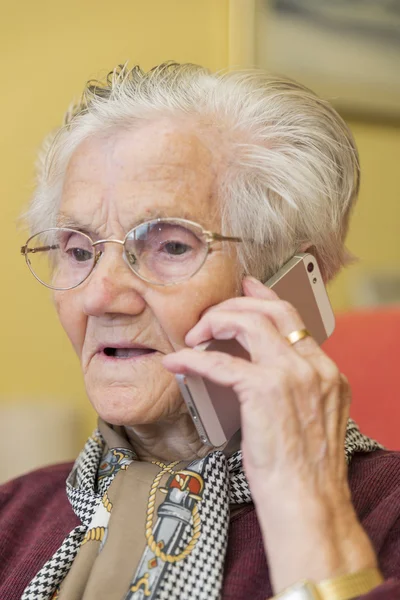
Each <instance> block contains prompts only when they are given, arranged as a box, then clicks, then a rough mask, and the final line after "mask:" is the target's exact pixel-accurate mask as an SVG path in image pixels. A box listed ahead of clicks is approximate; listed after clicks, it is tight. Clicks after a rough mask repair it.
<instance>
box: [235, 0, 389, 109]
mask: <svg viewBox="0 0 400 600" xmlns="http://www.w3.org/2000/svg"><path fill="white" fill-rule="evenodd" d="M230 9H231V13H230V58H231V61H230V62H231V65H234V64H235V62H236V63H238V64H241V66H244V63H246V65H247V66H257V67H262V68H264V69H266V70H268V71H272V72H275V73H280V74H284V75H287V76H288V77H292V78H293V79H297V80H299V81H300V82H302V83H304V84H305V85H307V86H309V87H310V88H311V89H313V90H315V91H316V92H317V93H319V94H320V95H321V96H323V97H324V98H327V99H328V100H330V101H331V102H332V103H333V104H334V105H335V106H336V107H337V108H338V109H340V110H341V111H342V112H345V113H346V114H357V115H366V116H377V117H383V118H395V119H398V118H399V117H400V0H231V1H230Z"/></svg>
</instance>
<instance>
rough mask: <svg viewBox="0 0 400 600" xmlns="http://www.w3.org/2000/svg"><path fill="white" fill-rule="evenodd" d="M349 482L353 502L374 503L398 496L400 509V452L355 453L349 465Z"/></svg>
mask: <svg viewBox="0 0 400 600" xmlns="http://www.w3.org/2000/svg"><path fill="white" fill-rule="evenodd" d="M349 483H350V488H351V491H352V494H353V501H354V503H355V504H360V503H361V504H368V505H371V502H373V504H376V503H379V502H380V501H383V500H384V499H385V498H387V497H388V496H392V497H398V498H399V506H398V509H399V511H400V452H396V451H392V450H376V451H374V452H368V453H366V454H364V453H361V452H359V453H356V454H355V455H354V457H353V458H352V461H351V463H350V467H349Z"/></svg>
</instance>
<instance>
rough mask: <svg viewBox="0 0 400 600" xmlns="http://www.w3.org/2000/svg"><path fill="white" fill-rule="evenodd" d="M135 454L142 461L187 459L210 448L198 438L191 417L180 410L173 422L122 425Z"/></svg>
mask: <svg viewBox="0 0 400 600" xmlns="http://www.w3.org/2000/svg"><path fill="white" fill-rule="evenodd" d="M125 431H126V435H127V437H128V439H129V441H130V443H131V444H132V447H133V448H134V450H135V452H136V454H137V455H138V458H139V459H140V460H144V461H152V460H160V461H163V462H172V461H175V460H179V461H185V460H187V461H189V460H195V459H196V458H203V457H204V456H206V455H207V454H208V453H209V452H210V450H211V448H210V447H209V446H206V445H204V444H203V442H202V441H201V440H200V438H199V435H198V433H197V431H196V428H195V426H194V424H193V421H192V419H191V417H190V416H189V415H188V413H187V412H183V413H182V414H180V415H179V416H178V418H177V419H175V420H174V421H173V422H168V421H159V422H157V423H151V424H148V425H133V426H130V427H125Z"/></svg>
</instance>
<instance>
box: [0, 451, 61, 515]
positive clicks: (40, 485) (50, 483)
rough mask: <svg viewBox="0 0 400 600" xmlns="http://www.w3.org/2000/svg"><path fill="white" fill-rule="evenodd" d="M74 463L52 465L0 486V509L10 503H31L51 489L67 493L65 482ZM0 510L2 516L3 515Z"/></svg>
mask: <svg viewBox="0 0 400 600" xmlns="http://www.w3.org/2000/svg"><path fill="white" fill-rule="evenodd" d="M72 465H73V463H63V464H58V465H51V466H49V467H44V468H42V469H37V470H35V471H31V472H29V473H26V474H25V475H21V476H20V477H17V478H15V479H11V480H10V481H7V482H6V483H4V484H3V485H1V486H0V511H1V512H2V511H3V510H4V509H6V508H7V507H9V504H10V503H12V504H14V505H15V504H20V503H21V504H27V503H28V504H29V503H30V502H32V501H34V500H39V499H43V498H45V497H46V495H47V494H48V493H49V491H51V493H52V494H54V493H56V494H57V493H59V492H60V491H62V492H64V494H65V482H66V479H67V477H68V474H69V473H70V471H71V469H72ZM1 512H0V516H1Z"/></svg>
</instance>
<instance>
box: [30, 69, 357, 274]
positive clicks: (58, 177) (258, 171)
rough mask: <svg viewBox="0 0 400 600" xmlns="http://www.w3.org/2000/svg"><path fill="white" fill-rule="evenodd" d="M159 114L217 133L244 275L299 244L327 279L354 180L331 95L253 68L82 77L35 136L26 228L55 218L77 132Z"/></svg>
mask: <svg viewBox="0 0 400 600" xmlns="http://www.w3.org/2000/svg"><path fill="white" fill-rule="evenodd" d="M168 115H175V116H176V117H177V118H179V117H185V118H187V117H189V119H191V120H193V122H194V123H197V124H198V125H200V128H199V131H201V130H202V129H203V130H204V131H205V130H206V129H208V130H209V131H211V132H212V131H215V132H216V131H218V132H219V135H220V136H221V135H222V136H224V140H225V143H224V145H225V146H226V147H227V148H228V155H227V159H228V160H227V161H226V167H224V172H223V173H221V174H220V176H219V179H218V181H219V184H218V185H219V189H218V192H217V195H218V200H219V202H220V206H221V216H222V233H224V234H229V235H234V236H239V237H241V238H243V240H244V241H243V243H242V244H239V245H238V250H239V260H240V262H241V265H242V267H243V270H244V271H245V272H247V273H250V274H252V275H254V276H255V277H258V278H260V279H264V280H265V279H267V278H268V277H270V276H271V275H272V274H273V273H274V272H275V271H276V270H277V269H278V268H279V267H280V266H282V264H284V262H285V261H286V260H288V259H289V258H290V257H291V256H292V255H293V254H295V253H296V252H298V251H299V250H301V249H304V248H305V247H306V246H313V247H314V251H315V254H316V256H317V258H318V261H319V264H320V267H321V270H322V272H323V274H324V278H325V279H326V280H328V279H330V278H331V277H332V276H333V275H334V274H335V273H336V272H337V271H338V270H339V269H340V267H341V266H343V265H344V264H346V263H347V262H349V260H350V254H348V253H347V251H346V249H345V246H344V240H345V236H346V233H347V228H348V220H349V214H350V210H351V207H352V205H353V204H354V201H355V199H356V197H357V193H358V188H359V162H358V153H357V149H356V146H355V142H354V139H353V137H352V134H351V132H350V130H349V129H348V127H347V125H346V124H345V122H344V121H343V119H342V118H341V117H340V116H339V115H338V113H337V112H336V111H335V110H334V109H333V108H332V107H331V106H330V104H329V103H328V102H326V101H325V100H322V99H321V98H319V97H318V96H316V95H315V94H314V93H313V92H311V91H310V90H308V89H307V88H305V87H303V86H302V85H299V84H298V83H295V82H293V81H291V80H288V79H285V78H282V77H276V76H271V75H268V74H266V73H264V72H262V71H258V70H247V71H240V72H224V73H217V74H212V73H210V72H209V71H208V70H207V69H205V68H203V67H200V66H197V65H192V64H176V63H164V64H162V65H159V66H158V67H155V68H154V69H152V70H151V71H149V72H144V71H142V70H141V69H140V68H139V67H137V66H135V67H134V68H132V69H129V68H128V67H127V66H126V65H125V66H119V67H117V68H115V69H114V71H112V72H111V73H110V74H109V76H108V78H107V80H106V82H105V83H103V84H101V83H99V82H89V83H88V84H87V86H86V89H85V91H84V93H83V96H82V98H81V101H80V102H79V103H78V104H76V105H74V106H72V107H71V109H70V110H69V111H68V113H67V115H66V119H65V123H64V125H63V127H61V128H60V129H59V130H58V131H56V132H55V133H53V134H52V135H51V136H50V137H49V138H48V139H47V140H46V142H45V143H44V146H43V150H42V152H41V156H40V159H39V164H38V185H37V187H36V191H35V194H34V196H33V198H32V201H31V204H30V207H29V209H28V211H27V213H26V216H27V218H28V222H29V226H30V229H31V231H32V233H35V232H37V231H39V230H41V229H45V228H47V227H53V226H54V225H55V224H56V220H57V214H58V210H59V205H60V200H61V192H62V185H63V179H64V176H65V172H66V168H67V165H68V162H69V160H70V158H71V156H72V154H73V152H74V150H75V149H76V148H77V146H78V145H79V144H80V143H81V142H82V141H83V140H85V139H87V138H88V137H90V136H92V135H95V134H98V133H99V132H102V133H107V132H108V131H110V133H112V130H113V129H115V128H132V127H138V126H140V124H141V123H143V122H144V121H151V120H154V119H157V118H160V116H168ZM217 139H218V138H217ZM219 139H221V137H219ZM177 216H179V215H177Z"/></svg>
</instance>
